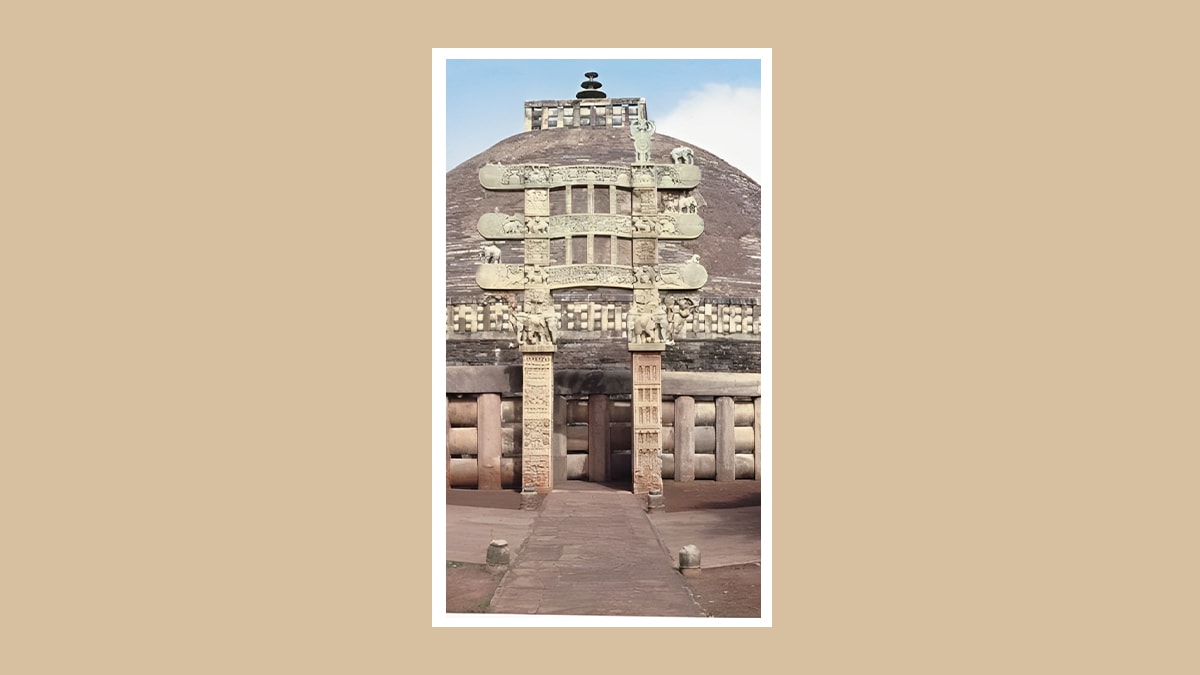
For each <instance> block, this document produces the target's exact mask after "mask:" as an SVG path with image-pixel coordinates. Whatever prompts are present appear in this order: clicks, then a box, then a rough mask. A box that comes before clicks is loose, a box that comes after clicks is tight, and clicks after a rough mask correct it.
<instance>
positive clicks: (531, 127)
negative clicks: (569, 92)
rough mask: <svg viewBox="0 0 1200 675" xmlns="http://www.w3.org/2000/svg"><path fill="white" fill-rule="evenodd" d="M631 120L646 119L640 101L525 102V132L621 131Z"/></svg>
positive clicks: (644, 100) (603, 99) (644, 101)
mask: <svg viewBox="0 0 1200 675" xmlns="http://www.w3.org/2000/svg"><path fill="white" fill-rule="evenodd" d="M635 119H646V99H644V98H602V99H566V100H548V101H526V102H525V131H538V130H541V129H559V128H567V127H624V126H628V125H629V123H630V122H631V121H633V120H635Z"/></svg>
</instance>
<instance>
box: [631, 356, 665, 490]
mask: <svg viewBox="0 0 1200 675" xmlns="http://www.w3.org/2000/svg"><path fill="white" fill-rule="evenodd" d="M654 346H658V347H661V345H654ZM631 347H632V345H631ZM661 410H662V350H661V349H659V350H657V351H637V350H634V351H633V493H634V494H637V495H643V494H650V493H651V492H655V493H661V492H662V415H661V412H660V411H661Z"/></svg>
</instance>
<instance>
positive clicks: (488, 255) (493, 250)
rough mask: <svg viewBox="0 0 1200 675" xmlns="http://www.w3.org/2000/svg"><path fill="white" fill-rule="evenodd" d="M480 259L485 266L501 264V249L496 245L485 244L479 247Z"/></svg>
mask: <svg viewBox="0 0 1200 675" xmlns="http://www.w3.org/2000/svg"><path fill="white" fill-rule="evenodd" d="M479 259H480V260H482V261H483V262H484V264H492V263H499V262H500V247H499V246H496V245H495V244H484V245H482V246H480V247H479Z"/></svg>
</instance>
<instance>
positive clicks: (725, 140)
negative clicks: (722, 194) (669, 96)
mask: <svg viewBox="0 0 1200 675" xmlns="http://www.w3.org/2000/svg"><path fill="white" fill-rule="evenodd" d="M761 106H762V96H761V91H760V90H759V89H758V88H751V87H733V86H731V85H728V84H713V83H709V84H705V85H703V86H702V87H701V88H700V89H699V90H698V91H696V92H695V93H692V94H688V95H687V96H685V97H684V98H683V100H681V101H680V102H679V104H678V105H677V106H676V107H675V108H674V109H672V110H671V111H670V112H668V113H667V114H666V115H663V116H661V117H658V118H657V119H655V120H654V124H655V127H656V128H657V130H658V132H659V133H662V134H666V135H668V136H674V137H675V138H679V139H682V140H687V141H689V142H691V143H695V144H696V146H698V147H700V148H703V149H704V150H707V151H709V152H711V153H713V154H714V155H716V156H718V157H720V158H721V159H723V160H725V161H726V162H729V163H730V164H731V165H733V166H734V167H736V168H737V169H739V170H741V171H742V172H743V173H745V174H746V175H747V176H750V177H751V178H753V179H754V180H755V181H759V182H761V180H762V179H761V176H762V170H761V164H760V161H761V158H760V153H761V146H762V136H761V131H760V128H761V126H762V125H761V119H762V117H761Z"/></svg>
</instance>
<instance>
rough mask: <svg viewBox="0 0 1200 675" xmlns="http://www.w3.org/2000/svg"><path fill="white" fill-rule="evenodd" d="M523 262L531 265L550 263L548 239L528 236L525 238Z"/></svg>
mask: <svg viewBox="0 0 1200 675" xmlns="http://www.w3.org/2000/svg"><path fill="white" fill-rule="evenodd" d="M525 262H526V264H532V265H549V264H550V240H549V239H545V238H540V237H539V238H533V237H531V238H529V239H526V240H525Z"/></svg>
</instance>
